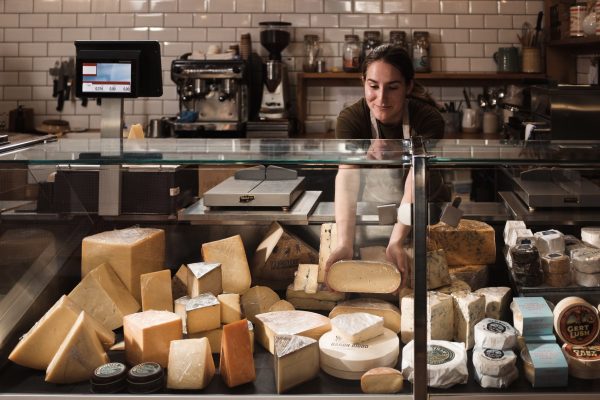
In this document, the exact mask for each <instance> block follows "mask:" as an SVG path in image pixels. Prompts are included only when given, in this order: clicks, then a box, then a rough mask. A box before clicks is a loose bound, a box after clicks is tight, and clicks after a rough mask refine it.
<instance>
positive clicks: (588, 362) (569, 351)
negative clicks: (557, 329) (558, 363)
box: [562, 343, 600, 379]
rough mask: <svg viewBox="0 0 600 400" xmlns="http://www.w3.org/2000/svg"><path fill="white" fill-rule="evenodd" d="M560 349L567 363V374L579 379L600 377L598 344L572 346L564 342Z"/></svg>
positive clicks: (599, 348)
mask: <svg viewBox="0 0 600 400" xmlns="http://www.w3.org/2000/svg"><path fill="white" fill-rule="evenodd" d="M562 351H563V354H564V355H565V358H566V359H567V364H569V375H571V376H574V377H575V378H579V379H600V345H597V346H573V345H571V344H566V343H565V344H563V347H562Z"/></svg>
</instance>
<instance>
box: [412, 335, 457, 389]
mask: <svg viewBox="0 0 600 400" xmlns="http://www.w3.org/2000/svg"><path fill="white" fill-rule="evenodd" d="M414 343H415V342H414V340H411V341H410V342H408V343H407V345H406V346H404V348H403V349H402V375H404V377H405V378H406V379H408V380H409V381H410V382H413V381H414ZM427 373H428V381H427V384H428V386H431V387H435V388H441V389H447V388H449V387H451V386H454V385H456V384H462V383H467V381H468V379H469V372H468V370H467V351H466V350H465V345H464V344H463V343H455V342H448V341H445V340H428V341H427Z"/></svg>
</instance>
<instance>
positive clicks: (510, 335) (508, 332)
mask: <svg viewBox="0 0 600 400" xmlns="http://www.w3.org/2000/svg"><path fill="white" fill-rule="evenodd" d="M516 344H517V331H516V330H515V328H513V327H512V326H511V325H510V324H508V323H506V322H504V321H500V320H497V319H492V318H484V319H482V320H481V321H479V322H478V323H477V324H476V325H475V346H476V347H483V348H490V349H498V350H508V349H512V348H514V347H515V346H516ZM488 375H489V374H488Z"/></svg>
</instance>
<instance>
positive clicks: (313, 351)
mask: <svg viewBox="0 0 600 400" xmlns="http://www.w3.org/2000/svg"><path fill="white" fill-rule="evenodd" d="M274 356H275V357H273V359H274V360H275V368H274V370H275V385H276V387H277V393H279V394H281V393H283V392H286V391H287V390H289V389H291V388H293V387H295V386H298V385H300V384H301V383H304V382H307V381H310V380H311V379H313V378H315V377H316V376H317V375H318V374H319V344H318V342H317V341H316V340H315V339H311V338H308V337H304V336H296V335H278V336H276V337H275V354H274Z"/></svg>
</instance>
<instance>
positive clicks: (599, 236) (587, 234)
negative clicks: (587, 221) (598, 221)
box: [581, 226, 600, 247]
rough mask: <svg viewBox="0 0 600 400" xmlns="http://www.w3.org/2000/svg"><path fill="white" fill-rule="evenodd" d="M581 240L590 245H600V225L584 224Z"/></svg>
mask: <svg viewBox="0 0 600 400" xmlns="http://www.w3.org/2000/svg"><path fill="white" fill-rule="evenodd" d="M581 240H582V241H583V242H584V243H586V244H589V245H590V246H594V247H600V226H584V227H583V228H581Z"/></svg>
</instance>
